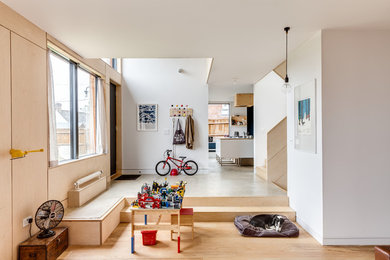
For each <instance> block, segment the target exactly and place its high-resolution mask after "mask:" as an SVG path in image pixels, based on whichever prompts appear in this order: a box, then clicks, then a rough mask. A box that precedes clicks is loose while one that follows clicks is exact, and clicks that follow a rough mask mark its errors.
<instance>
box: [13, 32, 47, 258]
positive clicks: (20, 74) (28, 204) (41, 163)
mask: <svg viewBox="0 0 390 260" xmlns="http://www.w3.org/2000/svg"><path fill="white" fill-rule="evenodd" d="M11 71H12V73H11V81H12V138H11V140H12V148H14V149H22V150H35V149H41V148H43V149H44V150H45V151H44V152H41V153H31V154H28V155H27V156H26V157H25V158H21V159H17V160H13V161H12V197H13V216H12V219H13V241H14V243H13V245H14V250H15V252H16V249H17V246H18V244H19V243H20V242H21V241H24V240H25V239H27V238H28V228H27V227H22V225H21V223H22V221H23V219H24V218H26V217H28V216H34V215H35V211H36V209H37V208H38V207H39V205H41V204H42V203H43V202H45V201H46V199H47V165H48V160H47V142H48V140H47V137H48V120H47V94H46V92H47V80H46V50H44V49H42V48H40V47H38V46H37V45H35V44H33V43H31V42H30V41H28V40H26V39H24V38H22V37H20V36H19V35H17V34H14V33H11ZM37 231H38V229H37V227H36V226H35V225H32V233H33V234H34V233H36V232H37Z"/></svg>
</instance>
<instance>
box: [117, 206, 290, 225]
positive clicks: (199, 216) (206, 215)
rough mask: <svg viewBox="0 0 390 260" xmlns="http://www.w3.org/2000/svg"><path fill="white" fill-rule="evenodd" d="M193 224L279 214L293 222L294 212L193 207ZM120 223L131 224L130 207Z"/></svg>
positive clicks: (287, 209) (139, 220)
mask: <svg viewBox="0 0 390 260" xmlns="http://www.w3.org/2000/svg"><path fill="white" fill-rule="evenodd" d="M193 208H194V218H195V222H229V221H234V218H235V217H236V216H242V215H258V214H280V215H284V216H286V217H288V218H289V219H290V220H292V221H295V211H294V210H293V209H291V208H290V207H287V206H282V207H276V206H265V207H257V206H254V207H253V206H252V207H193ZM120 219H121V222H131V207H125V208H124V209H123V210H122V211H121V215H120ZM143 221H144V217H143V216H136V219H135V222H136V223H142V222H143ZM156 221H157V217H153V216H149V217H148V222H149V223H154V222H156ZM161 222H170V218H169V216H165V217H164V216H163V218H162V219H161Z"/></svg>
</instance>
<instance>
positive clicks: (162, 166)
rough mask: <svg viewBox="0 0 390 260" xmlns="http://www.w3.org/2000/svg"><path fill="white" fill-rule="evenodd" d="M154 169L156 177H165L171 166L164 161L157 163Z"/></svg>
mask: <svg viewBox="0 0 390 260" xmlns="http://www.w3.org/2000/svg"><path fill="white" fill-rule="evenodd" d="M155 169H156V172H157V174H158V175H160V176H165V175H167V174H168V173H170V172H171V165H169V163H167V162H166V161H159V162H158V163H157V164H156V168H155Z"/></svg>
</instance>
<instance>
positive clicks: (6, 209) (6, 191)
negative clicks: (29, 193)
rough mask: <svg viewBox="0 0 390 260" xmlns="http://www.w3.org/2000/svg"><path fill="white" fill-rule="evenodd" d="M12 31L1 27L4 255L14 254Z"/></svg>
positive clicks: (0, 228) (0, 243)
mask: <svg viewBox="0 0 390 260" xmlns="http://www.w3.org/2000/svg"><path fill="white" fill-rule="evenodd" d="M10 33H11V32H10V31H9V30H7V29H4V28H3V27H0V122H1V130H0V131H1V135H0V192H1V195H0V259H11V258H12V197H11V185H12V184H11V161H10V154H9V150H10V149H11V98H10V97H11V69H10V65H11V60H10V51H11V49H10V37H11V36H10Z"/></svg>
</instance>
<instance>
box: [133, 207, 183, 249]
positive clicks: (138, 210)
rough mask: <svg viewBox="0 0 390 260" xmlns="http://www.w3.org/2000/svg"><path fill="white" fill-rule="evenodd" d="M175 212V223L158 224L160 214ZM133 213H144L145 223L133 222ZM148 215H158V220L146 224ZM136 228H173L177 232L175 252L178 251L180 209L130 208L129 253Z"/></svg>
mask: <svg viewBox="0 0 390 260" xmlns="http://www.w3.org/2000/svg"><path fill="white" fill-rule="evenodd" d="M172 214H177V216H178V219H177V223H178V224H177V225H172V224H164V225H160V220H161V216H162V215H172ZM135 215H145V224H144V225H140V224H135V223H134V216H135ZM148 215H158V220H157V222H156V224H154V225H148V219H147V216H148ZM136 230H173V231H175V232H177V234H178V236H177V252H178V253H180V209H143V208H132V209H131V253H132V254H134V252H135V246H134V231H136Z"/></svg>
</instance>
